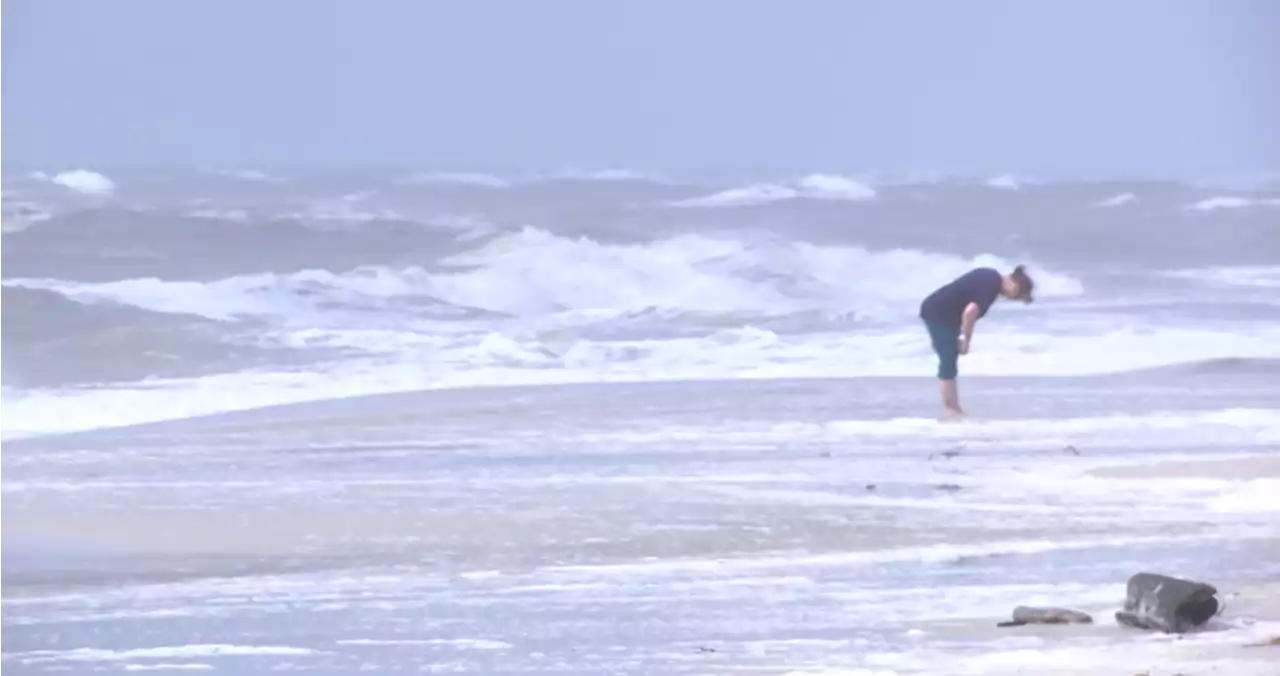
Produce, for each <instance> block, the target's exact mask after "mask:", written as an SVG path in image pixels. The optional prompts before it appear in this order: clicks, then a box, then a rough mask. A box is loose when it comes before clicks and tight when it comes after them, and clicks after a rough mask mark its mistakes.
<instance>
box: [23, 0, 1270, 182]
mask: <svg viewBox="0 0 1280 676" xmlns="http://www.w3.org/2000/svg"><path fill="white" fill-rule="evenodd" d="M3 19H4V22H3V31H4V34H3V40H4V42H3V85H4V91H3V94H4V104H5V105H4V110H3V112H4V115H3V141H4V144H3V150H4V159H5V161H6V163H10V162H18V163H55V164H74V165H92V164H94V163H129V162H136V163H169V162H181V163H188V164H190V163H213V164H226V165H241V166H243V165H255V164H256V165H270V164H325V165H350V164H363V163H378V164H416V165H421V166H426V167H438V168H455V169H463V168H469V169H478V168H521V169H540V168H549V167H563V166H567V165H574V166H579V167H584V168H637V169H650V170H657V171H661V170H671V171H676V170H686V169H697V168H749V167H754V168H799V169H813V170H817V169H822V170H841V169H883V170H890V171H907V170H940V171H963V172H989V171H1009V170H1014V171H1025V172H1028V173H1037V172H1039V173H1071V174H1082V173H1098V172H1106V173H1117V172H1120V173H1133V172H1137V173H1146V174H1162V175H1167V174H1184V175H1185V174H1207V173H1221V172H1234V171H1255V170H1261V169H1275V168H1280V138H1278V135H1277V134H1276V131H1275V129H1276V128H1277V122H1280V93H1277V87H1278V86H1280V48H1277V47H1275V46H1274V45H1273V44H1271V43H1274V36H1275V35H1276V34H1278V33H1280V2H1271V1H1269V0H1200V1H1198V2H1196V1H1190V0H1074V1H1071V0H1067V1H1061V2H1059V1H1057V0H1007V1H1005V2H990V1H978V2H960V1H958V0H935V1H932V2H926V1H923V0H884V1H879V2H870V1H859V0H754V1H752V0H645V1H639V0H632V1H624V0H614V1H613V2H609V1H607V0H541V1H538V2H534V1H532V0H506V1H502V2H499V1H497V0H448V1H446V0H437V1H432V0H342V1H336V0H207V1H206V0H113V1H110V2H107V1H104V0H78V1H71V0H5V2H4V3H3Z"/></svg>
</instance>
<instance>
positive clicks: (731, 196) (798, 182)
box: [673, 174, 876, 207]
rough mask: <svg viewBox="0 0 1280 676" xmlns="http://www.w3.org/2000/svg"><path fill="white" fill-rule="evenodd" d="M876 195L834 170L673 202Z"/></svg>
mask: <svg viewBox="0 0 1280 676" xmlns="http://www.w3.org/2000/svg"><path fill="white" fill-rule="evenodd" d="M875 196H876V191H875V189H873V188H871V187H870V186H868V185H865V184H863V183H860V182H858V181H856V180H854V179H851V178H847V177H844V176H839V175H835V174H809V175H807V176H802V177H800V178H798V179H795V180H794V181H788V182H785V183H756V184H752V185H749V186H746V187H744V188H732V189H730V190H724V191H721V192H717V193H712V194H710V195H706V196H704V197H695V198H692V199H686V200H680V201H678V202H675V203H673V206H682V207H741V206H752V205H759V204H768V203H770V202H778V201H781V200H790V199H819V200H843V201H853V202H857V201H861V200H868V199H872V198H874V197H875Z"/></svg>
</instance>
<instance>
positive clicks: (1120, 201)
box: [1095, 192, 1138, 207]
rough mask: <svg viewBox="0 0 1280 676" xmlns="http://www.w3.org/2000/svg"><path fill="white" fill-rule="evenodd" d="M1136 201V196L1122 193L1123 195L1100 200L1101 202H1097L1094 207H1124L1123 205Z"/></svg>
mask: <svg viewBox="0 0 1280 676" xmlns="http://www.w3.org/2000/svg"><path fill="white" fill-rule="evenodd" d="M1137 200H1138V196H1137V195H1135V194H1133V193H1131V192H1124V193H1120V194H1119V195H1115V196H1113V197H1108V198H1107V199H1105V200H1102V201H1100V202H1098V203H1097V204H1095V206H1099V207H1118V206H1122V205H1125V204H1129V203H1131V202H1136V201H1137Z"/></svg>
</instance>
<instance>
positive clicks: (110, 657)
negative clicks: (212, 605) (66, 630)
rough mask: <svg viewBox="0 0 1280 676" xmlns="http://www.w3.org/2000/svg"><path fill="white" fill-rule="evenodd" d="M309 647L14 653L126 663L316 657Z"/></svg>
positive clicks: (30, 658) (29, 658)
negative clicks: (172, 659)
mask: <svg viewBox="0 0 1280 676" xmlns="http://www.w3.org/2000/svg"><path fill="white" fill-rule="evenodd" d="M316 652H317V651H315V650H312V649H309V648H295V647H292V646H273V645H261V646H258V645H228V644H191V645H176V646H159V647H154V648H126V649H122V650H112V649H109V648H75V649H71V650H37V651H31V652H23V653H14V654H13V657H14V658H16V659H20V660H22V661H23V662H63V661H65V662H125V661H130V660H138V659H165V658H175V657H176V658H191V657H230V656H240V655H313V654H315V653H316Z"/></svg>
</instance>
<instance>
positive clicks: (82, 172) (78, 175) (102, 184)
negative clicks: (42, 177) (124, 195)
mask: <svg viewBox="0 0 1280 676" xmlns="http://www.w3.org/2000/svg"><path fill="white" fill-rule="evenodd" d="M49 180H50V181H52V182H53V183H56V184H58V185H60V186H62V187H64V188H67V189H69V190H74V191H76V192H78V193H83V194H85V195H110V194H111V193H113V192H115V189H116V184H115V182H114V181H112V180H111V179H109V178H107V177H106V176H103V175H102V174H99V173H97V172H95V171H89V170H88V169H72V170H70V171H60V172H58V173H57V174H55V175H54V176H53V177H52V178H50V179H49Z"/></svg>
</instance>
